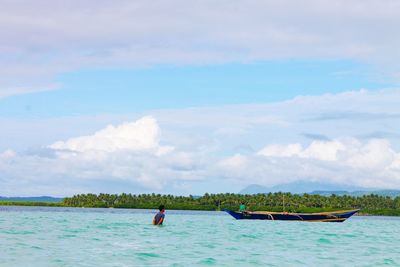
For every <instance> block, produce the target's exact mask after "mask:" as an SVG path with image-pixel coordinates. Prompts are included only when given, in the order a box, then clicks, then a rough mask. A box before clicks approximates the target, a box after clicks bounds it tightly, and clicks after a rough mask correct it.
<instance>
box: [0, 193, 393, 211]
mask: <svg viewBox="0 0 400 267" xmlns="http://www.w3.org/2000/svg"><path fill="white" fill-rule="evenodd" d="M242 202H244V203H246V205H247V206H248V207H249V208H250V210H252V211H256V210H268V211H282V210H283V202H285V211H288V212H306V213H309V212H321V211H333V210H342V209H361V212H360V214H363V215H387V216H400V197H396V198H391V197H388V196H379V195H375V194H371V195H363V196H347V195H345V196H337V195H331V196H320V195H310V194H304V195H296V194H291V193H269V194H257V195H239V194H229V193H227V194H205V195H204V196H202V197H193V196H188V197H184V196H173V195H159V194H158V195H157V194H141V195H132V194H121V195H114V194H99V195H95V194H81V195H75V196H73V197H67V198H65V199H64V200H63V202H60V203H49V202H45V203H43V202H0V205H29V206H63V207H86V208H132V209H156V208H157V207H158V206H159V205H160V204H164V205H166V207H167V209H176V210H178V209H179V210H222V209H232V210H237V209H238V208H239V205H240V203H242Z"/></svg>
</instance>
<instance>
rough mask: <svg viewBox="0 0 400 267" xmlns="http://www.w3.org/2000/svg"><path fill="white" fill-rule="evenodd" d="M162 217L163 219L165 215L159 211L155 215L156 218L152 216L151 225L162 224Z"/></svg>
mask: <svg viewBox="0 0 400 267" xmlns="http://www.w3.org/2000/svg"><path fill="white" fill-rule="evenodd" d="M164 217H165V214H164V213H162V212H161V211H160V212H159V213H157V214H156V216H154V220H153V223H154V224H155V225H161V224H163V222H164Z"/></svg>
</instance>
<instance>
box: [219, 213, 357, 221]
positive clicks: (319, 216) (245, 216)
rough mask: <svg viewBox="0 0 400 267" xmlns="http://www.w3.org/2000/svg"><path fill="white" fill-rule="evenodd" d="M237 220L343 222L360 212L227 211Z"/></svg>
mask: <svg viewBox="0 0 400 267" xmlns="http://www.w3.org/2000/svg"><path fill="white" fill-rule="evenodd" d="M225 211H226V212H227V213H229V214H230V215H231V216H232V217H234V218H235V219H236V220H270V221H274V220H277V221H305V222H343V221H345V220H346V219H348V218H350V217H351V216H353V215H354V214H356V213H357V212H358V211H359V210H349V211H342V212H330V213H284V212H282V213H274V212H271V213H267V212H265V213H257V212H250V213H245V212H244V213H242V212H236V211H231V210H225Z"/></svg>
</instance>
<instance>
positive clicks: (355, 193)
mask: <svg viewBox="0 0 400 267" xmlns="http://www.w3.org/2000/svg"><path fill="white" fill-rule="evenodd" d="M310 194H313V195H321V196H330V195H333V194H335V195H337V196H344V195H347V196H353V197H359V196H364V195H370V194H374V195H379V196H385V197H386V196H387V197H398V196H400V190H373V191H353V192H348V191H313V192H311V193H310Z"/></svg>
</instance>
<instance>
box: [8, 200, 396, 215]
mask: <svg viewBox="0 0 400 267" xmlns="http://www.w3.org/2000/svg"><path fill="white" fill-rule="evenodd" d="M1 206H16V207H18V206H20V207H55V208H76V209H119V210H157V207H153V206H151V205H149V206H148V207H143V206H137V207H91V206H82V207H77V206H70V205H65V204H64V203H62V202H19V201H0V207H1ZM309 208H313V207H309ZM167 209H168V210H182V211H223V209H210V208H208V209H207V208H201V207H198V208H196V209H191V208H184V207H174V206H171V207H167ZM347 209H353V208H347ZM273 210H275V211H274V212H276V207H274V208H272V207H271V209H263V210H253V211H271V212H272V211H273ZM335 210H338V209H332V208H325V209H324V208H321V209H318V211H315V212H301V211H298V212H292V213H318V212H330V211H335ZM354 216H389V217H399V216H400V213H399V210H387V209H386V210H373V211H371V210H369V211H367V210H365V209H364V210H363V209H361V210H360V211H359V212H358V213H357V214H355V215H354Z"/></svg>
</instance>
